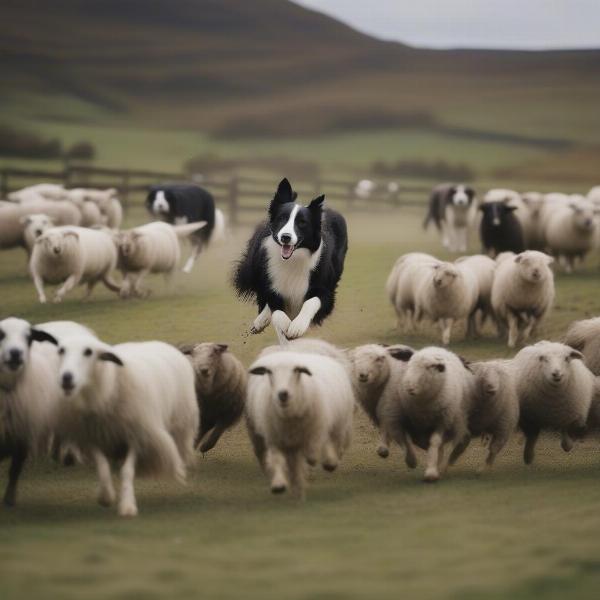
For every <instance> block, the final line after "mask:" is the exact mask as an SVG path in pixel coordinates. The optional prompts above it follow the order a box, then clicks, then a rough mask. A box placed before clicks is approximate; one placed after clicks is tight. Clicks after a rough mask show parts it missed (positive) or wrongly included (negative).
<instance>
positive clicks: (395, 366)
mask: <svg viewBox="0 0 600 600" xmlns="http://www.w3.org/2000/svg"><path fill="white" fill-rule="evenodd" d="M407 352H408V353H409V354H412V353H413V352H414V350H413V349H412V348H410V347H408V346H402V345H400V344H398V345H395V346H383V345H380V344H364V345H362V346H357V347H356V348H353V349H352V350H350V352H349V357H350V362H351V365H352V379H353V384H354V389H355V391H356V396H357V400H358V402H359V404H360V405H361V406H362V408H363V410H364V411H365V413H366V414H367V416H368V417H369V419H370V420H371V421H372V423H373V425H375V427H377V429H378V430H379V433H380V438H379V444H378V447H377V454H378V455H379V456H380V457H381V458H387V457H388V456H389V453H390V450H389V446H390V433H389V431H388V430H387V429H385V428H384V427H383V426H382V425H383V423H382V418H381V412H382V410H385V409H384V407H385V406H386V404H387V403H388V402H394V401H396V399H397V395H398V393H399V391H400V386H401V384H402V375H403V374H404V370H405V367H406V363H405V362H404V361H403V360H402V359H405V357H406V353H407Z"/></svg>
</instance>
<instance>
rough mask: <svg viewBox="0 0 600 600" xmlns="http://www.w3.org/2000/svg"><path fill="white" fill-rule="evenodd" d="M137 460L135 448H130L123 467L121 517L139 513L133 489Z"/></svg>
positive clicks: (120, 500) (120, 498) (120, 501)
mask: <svg viewBox="0 0 600 600" xmlns="http://www.w3.org/2000/svg"><path fill="white" fill-rule="evenodd" d="M135 461H136V455H135V450H133V448H129V450H128V451H127V456H126V458H125V462H124V463H123V466H122V467H121V493H120V497H119V515H120V516H121V517H135V516H136V515H137V514H138V509H137V504H136V501H135V490H134V489H133V480H134V478H135Z"/></svg>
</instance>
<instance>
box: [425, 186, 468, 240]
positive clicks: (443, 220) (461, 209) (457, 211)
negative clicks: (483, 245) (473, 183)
mask: <svg viewBox="0 0 600 600" xmlns="http://www.w3.org/2000/svg"><path fill="white" fill-rule="evenodd" d="M474 200H475V190H473V188H471V187H469V186H467V185H455V184H450V183H444V184H442V185H438V186H437V187H435V188H434V189H433V191H432V192H431V198H430V199H429V210H428V211H427V215H426V217H425V221H424V222H423V228H424V229H427V226H428V225H429V223H430V222H431V221H433V222H434V223H435V226H436V227H437V229H438V231H440V232H441V234H442V244H443V246H444V248H447V249H448V250H450V251H451V252H466V251H467V236H468V232H469V228H470V227H472V226H473V224H474V221H475V215H476V206H475V202H474Z"/></svg>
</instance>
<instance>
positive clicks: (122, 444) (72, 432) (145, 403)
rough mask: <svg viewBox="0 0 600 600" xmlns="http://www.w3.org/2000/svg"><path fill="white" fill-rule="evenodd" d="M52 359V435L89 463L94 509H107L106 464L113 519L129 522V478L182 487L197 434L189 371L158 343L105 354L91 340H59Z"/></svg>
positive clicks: (133, 506) (132, 502)
mask: <svg viewBox="0 0 600 600" xmlns="http://www.w3.org/2000/svg"><path fill="white" fill-rule="evenodd" d="M58 353H59V356H60V366H59V369H58V371H57V380H58V381H59V382H60V386H61V387H62V390H63V394H64V397H63V399H62V401H61V403H60V410H59V418H58V426H57V431H58V435H59V436H60V439H62V440H65V441H66V442H70V443H73V444H75V445H76V446H77V447H78V448H79V449H80V450H81V452H82V453H83V455H84V456H85V457H86V458H88V459H90V460H93V461H94V463H95V465H96V469H97V473H98V479H99V483H100V489H99V493H98V502H99V503H100V504H101V505H102V506H110V505H112V504H113V503H114V502H115V499H116V494H115V491H114V488H113V482H112V474H111V467H110V463H111V462H113V461H115V462H121V468H120V475H121V489H120V496H119V501H118V513H119V515H120V516H123V517H133V516H135V515H137V512H138V508H137V502H136V498H135V491H134V478H135V475H136V473H140V474H148V475H155V476H166V477H169V478H173V479H175V480H179V481H183V480H184V479H185V472H186V466H188V465H189V464H190V463H191V461H192V458H193V455H194V439H195V437H196V434H197V431H198V405H197V403H196V394H195V391H194V371H193V369H192V366H191V364H190V363H189V361H188V360H187V359H186V357H185V356H184V355H183V354H182V353H181V352H179V350H177V349H176V348H174V347H173V346H170V345H168V344H165V343H163V342H136V343H125V344H118V345H116V346H109V345H108V344H105V343H103V342H101V341H100V340H99V339H98V338H96V337H94V336H92V335H67V336H65V337H61V338H60V339H59V350H58ZM55 376H56V375H55Z"/></svg>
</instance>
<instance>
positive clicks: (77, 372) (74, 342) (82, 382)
mask: <svg viewBox="0 0 600 600" xmlns="http://www.w3.org/2000/svg"><path fill="white" fill-rule="evenodd" d="M58 355H59V358H60V367H59V371H58V382H59V385H60V386H61V388H62V390H63V392H64V394H65V396H76V395H77V394H79V393H80V392H81V391H83V390H85V389H86V388H87V387H88V386H89V385H90V384H91V382H92V381H93V376H94V371H95V369H96V368H97V366H98V364H99V363H102V362H112V363H115V364H116V365H119V366H123V362H122V361H121V359H120V358H119V357H118V356H117V355H116V354H115V353H114V352H113V351H112V349H111V348H110V346H107V345H106V344H103V343H102V342H100V341H99V340H97V339H96V338H94V337H92V336H73V337H69V338H65V339H64V340H61V341H60V344H59V346H58Z"/></svg>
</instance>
